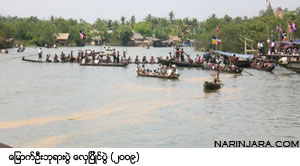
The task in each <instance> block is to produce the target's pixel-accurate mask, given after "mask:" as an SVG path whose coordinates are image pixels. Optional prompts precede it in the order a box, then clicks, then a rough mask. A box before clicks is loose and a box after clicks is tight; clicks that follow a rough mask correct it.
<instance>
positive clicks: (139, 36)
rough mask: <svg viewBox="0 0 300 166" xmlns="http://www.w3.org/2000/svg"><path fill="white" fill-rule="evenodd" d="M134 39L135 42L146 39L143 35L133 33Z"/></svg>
mask: <svg viewBox="0 0 300 166" xmlns="http://www.w3.org/2000/svg"><path fill="white" fill-rule="evenodd" d="M132 38H133V39H134V40H143V39H144V37H143V36H142V35H141V34H139V33H135V32H134V33H133V35H132Z"/></svg>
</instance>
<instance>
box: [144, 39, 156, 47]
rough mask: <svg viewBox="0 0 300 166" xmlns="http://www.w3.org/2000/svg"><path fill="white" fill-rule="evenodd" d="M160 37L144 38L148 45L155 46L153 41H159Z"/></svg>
mask: <svg viewBox="0 0 300 166" xmlns="http://www.w3.org/2000/svg"><path fill="white" fill-rule="evenodd" d="M158 40H159V39H157V38H155V37H146V38H145V40H144V44H145V45H148V46H153V43H154V42H156V41H158Z"/></svg>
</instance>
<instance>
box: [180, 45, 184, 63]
mask: <svg viewBox="0 0 300 166" xmlns="http://www.w3.org/2000/svg"><path fill="white" fill-rule="evenodd" d="M183 54H184V51H183V48H182V49H181V51H180V59H181V62H184V61H185V60H184V55H183Z"/></svg>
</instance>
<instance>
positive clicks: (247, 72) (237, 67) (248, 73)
mask: <svg viewBox="0 0 300 166" xmlns="http://www.w3.org/2000/svg"><path fill="white" fill-rule="evenodd" d="M234 67H236V68H237V69H239V70H242V69H241V68H239V67H237V66H234ZM243 71H244V72H246V73H247V74H249V75H250V76H254V75H253V74H252V73H249V72H247V71H246V70H245V69H244V70H243Z"/></svg>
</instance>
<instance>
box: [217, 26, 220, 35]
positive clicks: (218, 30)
mask: <svg viewBox="0 0 300 166" xmlns="http://www.w3.org/2000/svg"><path fill="white" fill-rule="evenodd" d="M216 29H217V34H220V29H219V26H218V25H217V27H216Z"/></svg>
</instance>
